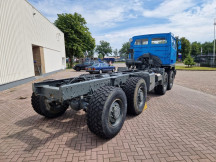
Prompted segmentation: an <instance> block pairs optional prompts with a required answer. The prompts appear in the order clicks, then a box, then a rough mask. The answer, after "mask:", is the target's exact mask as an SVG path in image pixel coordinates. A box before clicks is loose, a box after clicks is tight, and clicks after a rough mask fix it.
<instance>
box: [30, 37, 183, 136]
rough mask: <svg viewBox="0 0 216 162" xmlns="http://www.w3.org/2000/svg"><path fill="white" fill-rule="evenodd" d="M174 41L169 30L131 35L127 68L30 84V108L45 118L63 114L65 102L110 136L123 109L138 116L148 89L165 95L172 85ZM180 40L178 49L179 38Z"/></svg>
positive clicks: (116, 129)
mask: <svg viewBox="0 0 216 162" xmlns="http://www.w3.org/2000/svg"><path fill="white" fill-rule="evenodd" d="M177 41H178V40H176V39H175V37H174V36H173V35H172V34H171V33H165V34H150V35H140V36H134V37H133V38H131V39H130V49H129V52H130V55H129V59H127V60H126V66H127V67H123V68H119V69H118V72H111V73H106V74H82V75H80V76H79V77H73V78H67V79H60V80H47V81H43V82H38V83H33V86H32V87H33V93H32V98H31V102H32V107H33V109H34V110H35V112H36V113H38V114H40V115H42V116H44V117H47V118H55V117H58V116H60V115H63V114H64V113H65V112H66V110H67V109H68V107H69V106H70V107H71V109H73V110H76V111H79V110H81V109H82V110H84V111H86V113H87V114H86V119H87V125H88V128H89V130H90V131H91V132H93V133H94V134H96V135H98V136H100V137H102V138H106V139H107V138H113V137H114V136H116V135H117V134H118V132H119V131H120V130H121V128H122V126H123V124H124V121H125V118H126V114H127V113H128V114H132V115H139V114H141V113H142V112H143V110H145V109H146V108H147V104H146V103H147V93H148V92H150V91H154V92H155V93H156V94H158V95H164V94H165V93H166V91H167V90H170V89H171V88H172V86H173V81H174V78H175V75H176V70H175V62H176V55H177V51H178V50H177ZM178 45H179V49H180V45H181V43H180V42H179V41H178Z"/></svg>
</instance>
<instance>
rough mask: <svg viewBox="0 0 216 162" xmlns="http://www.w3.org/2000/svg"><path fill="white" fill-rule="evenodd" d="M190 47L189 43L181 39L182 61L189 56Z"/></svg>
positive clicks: (183, 38)
mask: <svg viewBox="0 0 216 162" xmlns="http://www.w3.org/2000/svg"><path fill="white" fill-rule="evenodd" d="M190 51H191V46H190V41H189V40H188V39H186V38H185V37H182V38H181V53H182V59H183V60H184V59H185V58H186V57H187V56H188V55H190Z"/></svg>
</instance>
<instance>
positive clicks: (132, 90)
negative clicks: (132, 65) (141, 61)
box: [122, 77, 147, 115]
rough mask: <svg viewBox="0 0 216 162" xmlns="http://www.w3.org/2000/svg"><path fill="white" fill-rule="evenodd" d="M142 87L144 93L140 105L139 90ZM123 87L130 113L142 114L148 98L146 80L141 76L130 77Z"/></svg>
mask: <svg viewBox="0 0 216 162" xmlns="http://www.w3.org/2000/svg"><path fill="white" fill-rule="evenodd" d="M140 87H141V88H142V90H143V93H144V95H143V102H142V104H140V105H138V90H139V88H140ZM122 89H123V91H124V92H125V94H126V96H127V106H128V108H127V110H128V111H127V112H128V114H131V115H139V114H141V113H142V111H143V109H144V107H145V103H146V99H147V87H146V82H145V80H144V79H142V78H140V77H132V78H129V79H128V80H127V81H126V83H125V85H124V86H123V88H122Z"/></svg>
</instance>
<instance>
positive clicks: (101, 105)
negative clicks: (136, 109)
mask: <svg viewBox="0 0 216 162" xmlns="http://www.w3.org/2000/svg"><path fill="white" fill-rule="evenodd" d="M116 100H118V101H119V102H120V104H119V105H120V110H121V111H120V118H119V121H118V123H117V125H115V126H113V125H112V124H111V123H110V116H109V115H110V109H111V105H112V103H113V102H114V101H116ZM89 103H90V104H89V107H88V109H87V125H88V127H89V129H90V131H91V132H93V133H94V134H96V135H98V136H100V137H102V138H105V139H110V138H113V137H114V136H116V135H117V134H118V133H119V131H120V130H121V128H122V126H123V124H124V121H125V117H126V113H127V99H126V95H125V93H124V91H123V90H122V89H121V88H117V87H102V88H100V89H98V90H96V91H95V92H94V93H93V95H92V97H91V99H90V102H89Z"/></svg>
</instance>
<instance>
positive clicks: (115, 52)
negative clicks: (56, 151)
mask: <svg viewBox="0 0 216 162" xmlns="http://www.w3.org/2000/svg"><path fill="white" fill-rule="evenodd" d="M113 53H114V56H115V57H118V49H115V50H114V51H113Z"/></svg>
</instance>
